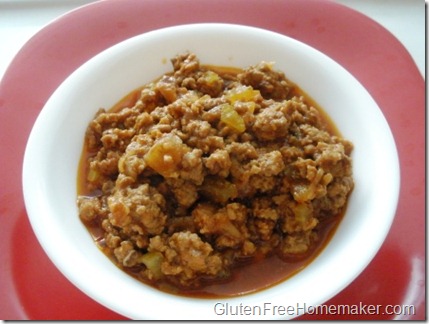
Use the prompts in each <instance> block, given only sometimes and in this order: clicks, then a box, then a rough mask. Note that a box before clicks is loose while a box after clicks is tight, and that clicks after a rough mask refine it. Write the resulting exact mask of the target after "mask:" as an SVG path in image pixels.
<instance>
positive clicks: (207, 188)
mask: <svg viewBox="0 0 429 324" xmlns="http://www.w3.org/2000/svg"><path fill="white" fill-rule="evenodd" d="M201 190H202V193H203V194H204V195H205V196H206V197H207V198H209V199H212V200H213V201H215V202H218V203H221V204H225V203H226V202H227V201H228V200H229V199H234V198H236V197H237V196H238V191H237V187H236V186H235V184H233V183H231V182H229V181H227V180H225V179H222V178H210V177H207V178H206V179H205V180H204V183H203V185H202V188H201Z"/></svg>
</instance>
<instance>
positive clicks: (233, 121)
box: [220, 104, 246, 133]
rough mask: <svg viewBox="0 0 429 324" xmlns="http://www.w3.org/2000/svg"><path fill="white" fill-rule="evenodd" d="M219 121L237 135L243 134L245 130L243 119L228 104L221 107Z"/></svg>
mask: <svg viewBox="0 0 429 324" xmlns="http://www.w3.org/2000/svg"><path fill="white" fill-rule="evenodd" d="M220 120H221V121H222V122H223V123H225V124H226V125H227V126H228V127H229V128H231V129H233V130H234V131H236V132H238V133H243V132H244V131H245V130H246V125H245V124H244V120H243V117H241V116H240V114H239V113H238V112H236V111H235V109H234V107H233V106H231V105H230V104H223V105H222V107H221V115H220Z"/></svg>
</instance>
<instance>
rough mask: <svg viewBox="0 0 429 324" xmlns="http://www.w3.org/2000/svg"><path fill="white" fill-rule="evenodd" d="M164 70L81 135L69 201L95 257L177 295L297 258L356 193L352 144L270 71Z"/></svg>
mask: <svg viewBox="0 0 429 324" xmlns="http://www.w3.org/2000/svg"><path fill="white" fill-rule="evenodd" d="M171 62H172V66H173V71H172V72H171V73H168V74H166V75H164V76H162V77H160V78H159V79H158V80H156V81H154V82H152V83H150V84H147V85H145V86H143V87H142V88H140V89H138V90H136V91H134V92H133V93H132V94H130V95H129V96H128V97H127V98H125V99H124V100H122V101H121V104H120V105H119V106H116V108H113V109H110V110H105V109H100V110H99V111H98V112H97V114H96V116H95V117H94V119H93V120H92V121H91V122H90V124H89V126H88V128H87V132H86V135H85V145H84V152H83V155H82V161H81V166H80V175H81V178H82V179H81V180H80V183H81V185H80V189H79V192H78V198H77V204H78V207H79V213H80V218H81V220H82V221H83V222H84V224H86V226H87V227H88V228H89V229H90V230H91V231H92V233H93V235H94V237H96V240H97V242H98V244H99V246H100V248H101V249H102V250H103V251H104V252H105V253H106V254H107V255H108V256H109V257H110V258H111V259H112V260H113V261H114V262H115V263H116V264H117V265H118V266H119V267H120V268H122V269H124V270H126V271H130V272H132V273H133V274H134V275H135V276H136V277H138V278H139V279H141V280H142V281H144V282H147V283H149V284H159V283H165V284H168V285H171V286H175V287H177V288H178V289H181V288H185V289H193V288H198V287H201V286H204V285H208V284H213V283H216V282H218V281H221V280H228V278H231V273H232V272H233V271H234V269H235V267H236V266H237V264H240V263H241V262H242V261H243V260H253V259H258V260H261V259H263V258H264V257H265V256H268V255H273V254H275V255H278V256H279V257H280V258H282V259H283V260H284V262H294V260H295V259H301V258H303V257H308V256H309V255H310V252H311V251H313V250H314V247H315V246H317V245H320V244H322V240H321V238H320V235H319V232H320V231H321V228H322V227H323V226H324V224H325V223H326V222H330V221H337V222H338V221H339V219H340V218H339V217H338V215H340V214H341V213H342V211H343V210H344V208H345V206H346V203H347V198H348V196H349V194H350V192H351V190H352V189H353V178H352V163H351V162H352V161H351V157H350V155H351V152H352V149H353V145H352V143H351V142H349V141H347V140H346V139H343V138H341V137H340V136H339V135H338V133H337V132H336V131H335V128H334V127H333V126H332V125H331V124H330V122H329V119H328V118H327V117H326V116H325V115H324V114H323V112H322V111H321V110H320V109H317V108H315V107H314V105H312V104H311V100H310V99H309V98H307V97H306V96H305V95H304V94H303V93H302V92H300V89H299V88H298V87H297V86H296V85H294V84H293V83H292V82H290V81H289V80H288V79H287V78H286V77H285V75H284V74H283V73H282V72H279V71H276V70H275V69H274V68H273V63H267V62H261V63H259V64H257V65H255V66H250V67H248V68H246V69H222V68H219V67H214V66H206V65H201V64H200V62H199V59H198V58H197V57H196V55H195V54H193V53H184V54H181V55H178V56H176V57H174V58H173V59H172V60H171ZM94 233H95V234H94Z"/></svg>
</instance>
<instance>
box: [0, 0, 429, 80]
mask: <svg viewBox="0 0 429 324" xmlns="http://www.w3.org/2000/svg"><path fill="white" fill-rule="evenodd" d="M141 1H143V0H141ZM159 1H162V0H159ZM261 1H263V0H261ZM302 1H306V0H302ZM334 1H336V2H338V3H342V4H344V5H346V6H348V7H350V8H353V9H355V10H357V11H359V12H361V13H363V14H365V15H367V16H369V17H370V18H372V19H374V20H375V21H377V22H378V23H380V24H381V25H382V26H384V27H385V28H387V29H388V30H389V31H390V32H391V33H392V34H394V35H395V36H396V37H397V38H398V39H399V40H400V41H401V43H402V44H403V45H404V46H405V47H406V48H407V50H408V51H409V53H410V54H411V56H412V57H413V59H414V61H415V63H416V64H417V66H418V68H419V70H420V73H421V74H422V76H423V77H425V10H426V9H425V1H423V0H334ZM91 2H94V1H91V0H0V79H1V77H2V76H3V74H4V73H5V71H6V69H7V67H8V65H9V64H10V62H11V61H12V60H13V57H14V56H15V55H16V53H17V52H18V51H19V50H20V49H21V47H22V46H23V45H24V44H25V43H26V42H27V40H28V39H30V38H31V37H32V36H33V35H34V34H36V33H37V32H38V31H39V30H40V29H41V28H43V27H44V26H46V25H47V24H49V22H51V21H52V20H54V19H57V18H58V17H60V16H61V15H63V14H65V13H67V12H68V11H70V10H73V9H75V8H78V7H80V6H82V5H85V4H88V3H91Z"/></svg>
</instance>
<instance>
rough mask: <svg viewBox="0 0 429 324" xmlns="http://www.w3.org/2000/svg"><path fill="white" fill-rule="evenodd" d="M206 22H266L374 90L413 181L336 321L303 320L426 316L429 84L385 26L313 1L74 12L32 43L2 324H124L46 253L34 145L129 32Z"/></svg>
mask: <svg viewBox="0 0 429 324" xmlns="http://www.w3.org/2000/svg"><path fill="white" fill-rule="evenodd" d="M196 22H228V23H238V24H245V25H252V26H257V27H262V28H265V29H269V30H273V31H276V32H280V33H283V34H285V35H288V36H290V37H293V38H296V39H298V40H300V41H302V42H304V43H307V44H309V45H311V46H313V47H315V48H317V49H319V50H320V51H322V52H324V53H325V54H327V55H329V56H330V57H331V58H333V59H334V60H336V61H337V62H338V63H340V64H342V65H343V66H344V67H345V68H346V69H347V70H349V71H350V72H351V73H352V74H353V75H354V76H355V77H356V78H357V79H358V80H359V81H360V82H361V83H362V84H363V85H364V86H365V87H366V88H367V89H368V91H369V92H370V93H371V95H372V96H373V97H374V99H375V100H376V102H377V103H378V105H379V106H380V108H381V109H382V111H383V113H384V115H385V116H386V118H387V120H388V122H389V124H390V127H391V129H392V131H393V134H394V137H395V140H396V143H397V146H398V151H399V157H400V163H401V181H402V182H401V193H400V200H399V206H398V211H397V214H396V218H395V221H394V223H393V226H392V229H391V231H390V233H389V235H388V237H387V240H386V242H385V243H384V245H383V246H382V248H381V250H380V251H379V253H378V254H377V255H376V257H375V259H374V260H373V261H372V262H371V263H370V265H369V266H368V267H367V268H366V270H365V271H364V272H363V273H362V274H361V275H360V276H359V277H358V278H357V279H356V280H355V281H354V282H353V283H352V284H350V286H348V287H347V288H346V289H345V290H343V291H342V292H341V293H339V294H338V295H337V296H335V297H334V298H332V299H331V300H329V301H328V302H327V303H326V304H325V305H326V307H325V308H324V310H325V312H324V314H306V315H304V316H301V317H300V318H301V319H307V320H312V319H393V318H400V319H424V318H425V311H426V309H425V164H424V163H425V87H424V86H425V85H424V80H423V78H422V76H421V75H420V73H419V71H418V69H417V67H416V66H415V64H414V62H413V60H412V58H411V56H410V55H409V54H408V52H407V51H406V49H405V48H404V47H403V46H402V45H401V44H400V43H399V42H398V41H397V40H396V38H394V37H393V36H392V35H391V34H390V33H389V32H388V31H386V30H385V29H384V28H383V27H381V26H380V25H378V24H377V23H375V22H374V21H372V20H370V19H369V18H367V17H366V16H363V15H362V14H359V13H357V12H355V11H353V10H351V9H348V8H346V7H343V6H342V5H338V4H336V3H332V2H325V1H313V0H307V1H300V0H291V1H278V0H264V1H260V0H246V1H240V0H217V1H212V0H199V1H197V0H194V1H192V0H189V1H184V0H163V1H159V0H145V1H133V0H122V1H113V0H112V1H102V2H97V3H94V4H91V5H88V6H85V7H82V8H80V9H78V10H75V11H72V12H70V13H68V14H66V15H65V16H62V17H61V18H60V19H58V20H56V21H54V22H53V23H51V24H50V25H48V26H47V27H45V28H44V29H42V30H41V31H40V32H39V33H37V34H36V35H35V36H34V37H33V38H32V39H30V41H29V42H28V43H27V44H26V45H25V46H24V47H23V48H22V50H21V51H20V52H19V53H18V55H17V56H16V57H15V59H14V60H13V62H12V64H11V65H10V67H9V69H8V70H7V71H6V74H5V75H4V78H3V80H2V81H1V83H0V132H1V137H0V144H1V145H0V166H1V171H0V172H1V179H2V186H1V189H0V199H1V200H0V224H1V225H0V237H1V240H0V251H1V253H0V267H1V269H0V273H1V276H0V318H2V319H15V320H21V319H37V320H43V319H54V320H65V319H75V320H77V319H86V320H90V319H102V320H107V319H111V320H119V319H123V317H122V316H120V315H118V314H116V313H114V312H112V311H110V310H108V309H106V308H105V307H103V306H101V305H99V304H98V303H96V302H95V301H93V300H92V299H90V298H89V297H87V296H86V295H85V294H83V293H82V292H81V291H80V290H78V289H77V288H75V287H74V286H73V285H72V284H71V283H69V281H68V280H67V279H65V278H64V277H63V275H62V274H61V273H60V272H59V271H58V270H57V269H56V268H55V267H54V265H53V264H52V263H51V261H50V260H49V259H48V258H47V256H46V255H45V253H44V252H43V251H42V249H41V247H40V245H39V243H38V242H37V240H36V238H35V236H34V234H33V231H32V229H31V227H30V224H29V222H28V219H27V215H26V212H25V206H24V202H23V197H22V185H21V168H22V159H23V154H24V150H25V145H26V141H27V137H28V135H29V132H30V130H31V127H32V126H33V123H34V121H35V119H36V117H37V115H38V113H39V112H40V110H41V109H42V107H43V105H44V104H45V102H46V100H47V99H48V97H49V96H50V95H51V94H52V93H53V91H54V90H55V89H56V88H57V87H58V86H59V84H60V83H61V82H62V81H63V80H64V79H65V78H66V77H67V76H68V75H69V74H70V73H71V72H72V71H74V70H75V69H76V68H77V67H78V66H80V65H81V64H82V63H84V62H85V61H86V60H88V59H89V58H91V57H92V56H94V55H95V54H97V53H99V52H100V51H102V50H104V49H106V48H107V47H110V46H111V45H113V44H115V43H117V42H120V41H122V40H124V39H126V38H128V37H131V36H134V35H137V34H140V33H144V32H146V31H149V30H153V29H158V28H161V27H166V26H172V25H177V24H184V23H196ZM260 50H263V49H260ZM374 140H375V141H376V140H377V139H374ZM380 145H383V143H380ZM386 163H389V161H386ZM52 165H53V167H54V166H55V161H52ZM386 186H389V184H388V183H386ZM380 203H381V204H382V203H383V201H380ZM46 226H49V224H46ZM362 246H364V244H362ZM363 253H364V251H363ZM350 258H353V255H350ZM338 271H341V269H338ZM106 284H107V283H106ZM314 289H317V287H314ZM377 305H380V306H377ZM286 306H288V305H286ZM292 306H294V307H296V306H298V307H303V305H292ZM142 307H144V301H142ZM160 307H165V305H160ZM377 308H378V312H377ZM347 309H348V310H349V312H346V311H345V310H347ZM327 310H330V313H329V314H326V311H327ZM167 311H168V310H167ZM344 313H347V314H344ZM374 313H378V314H374ZM394 313H398V314H394ZM191 318H192V314H190V319H191Z"/></svg>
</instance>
